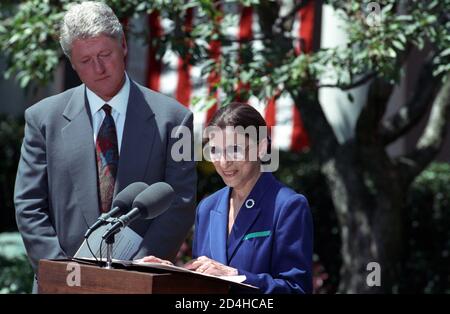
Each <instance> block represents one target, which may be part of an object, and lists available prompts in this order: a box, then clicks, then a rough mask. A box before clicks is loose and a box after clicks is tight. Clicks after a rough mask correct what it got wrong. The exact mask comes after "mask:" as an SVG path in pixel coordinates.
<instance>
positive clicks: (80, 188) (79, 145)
mask: <svg viewBox="0 0 450 314" xmlns="http://www.w3.org/2000/svg"><path fill="white" fill-rule="evenodd" d="M84 91H85V86H84V85H80V86H79V87H77V88H75V90H74V92H73V94H72V97H71V99H70V100H69V103H68V104H67V106H66V109H65V110H64V112H63V116H64V117H65V118H66V119H67V120H68V121H69V123H68V124H67V125H66V126H65V127H64V128H62V130H61V134H62V137H63V139H64V148H63V149H64V151H65V153H64V155H65V156H66V158H67V160H68V163H69V171H70V174H71V177H72V178H71V179H72V181H73V184H74V188H75V190H76V194H77V197H78V207H80V208H81V211H82V212H83V215H84V218H85V220H86V223H87V225H89V226H90V225H92V224H93V223H94V222H95V220H96V219H97V217H98V215H99V207H98V192H97V164H96V157H95V146H94V139H93V135H92V134H93V129H92V122H91V117H90V111H89V106H88V105H87V100H86V98H85V92H84Z"/></svg>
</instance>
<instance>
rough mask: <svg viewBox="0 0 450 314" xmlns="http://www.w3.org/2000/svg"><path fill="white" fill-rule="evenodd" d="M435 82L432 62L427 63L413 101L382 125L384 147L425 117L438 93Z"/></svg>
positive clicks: (408, 102)
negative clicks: (431, 100)
mask: <svg viewBox="0 0 450 314" xmlns="http://www.w3.org/2000/svg"><path fill="white" fill-rule="evenodd" d="M434 80H435V78H433V71H432V65H431V61H427V62H426V63H425V65H424V66H423V67H422V71H421V73H420V75H419V78H418V80H417V82H416V85H415V88H414V94H413V96H412V97H411V99H409V101H407V102H406V103H405V104H403V106H401V108H400V109H399V110H398V111H397V113H396V114H395V115H393V116H392V117H390V118H389V119H387V120H386V121H384V122H383V123H382V124H381V126H380V129H379V134H380V136H381V140H382V142H383V144H384V145H388V144H390V143H392V142H393V141H395V140H396V139H397V138H399V137H400V136H402V135H403V134H405V133H406V132H408V131H409V130H410V129H411V128H412V127H413V126H414V125H416V123H417V122H418V121H419V120H420V118H421V117H423V115H424V114H425V113H426V111H427V109H428V108H429V106H430V103H431V102H430V99H432V98H433V95H435V93H436V92H437V88H438V87H437V85H438V84H433V81H434Z"/></svg>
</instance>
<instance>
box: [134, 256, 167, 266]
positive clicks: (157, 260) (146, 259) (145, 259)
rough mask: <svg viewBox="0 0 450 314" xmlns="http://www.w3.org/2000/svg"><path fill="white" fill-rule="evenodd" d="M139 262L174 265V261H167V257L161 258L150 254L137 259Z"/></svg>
mask: <svg viewBox="0 0 450 314" xmlns="http://www.w3.org/2000/svg"><path fill="white" fill-rule="evenodd" d="M136 261H137V262H138V263H159V264H164V265H173V264H172V262H170V261H166V260H165V259H160V258H158V257H156V256H153V255H150V256H146V257H143V258H141V259H138V260H136Z"/></svg>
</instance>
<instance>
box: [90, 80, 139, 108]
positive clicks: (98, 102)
mask: <svg viewBox="0 0 450 314" xmlns="http://www.w3.org/2000/svg"><path fill="white" fill-rule="evenodd" d="M86 96H87V99H88V102H89V108H90V109H91V115H92V116H94V115H95V113H97V111H99V110H100V109H101V108H102V107H103V105H104V104H106V103H107V104H108V105H110V106H111V108H112V109H113V111H114V110H115V111H117V112H118V113H119V114H120V115H123V116H125V114H126V113H127V106H128V98H129V96H130V79H129V78H128V75H127V74H126V73H125V83H124V84H123V86H122V88H121V89H120V91H119V92H118V93H117V94H116V96H114V97H113V98H111V99H110V100H109V101H108V102H105V101H104V100H103V99H101V98H100V97H99V96H97V94H95V93H94V92H93V91H91V90H90V89H89V88H88V87H87V86H86Z"/></svg>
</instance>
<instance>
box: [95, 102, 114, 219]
mask: <svg viewBox="0 0 450 314" xmlns="http://www.w3.org/2000/svg"><path fill="white" fill-rule="evenodd" d="M102 109H103V111H105V114H106V116H105V118H104V119H103V122H102V125H101V127H100V130H99V131H98V134H97V142H96V144H95V150H96V155H97V172H98V191H99V205H100V211H101V212H102V213H105V212H108V211H109V210H110V209H111V203H112V197H113V194H114V183H115V181H116V174H117V168H118V165H119V153H118V151H119V150H118V145H117V134H116V125H115V124H114V119H113V117H112V116H111V106H109V105H103V107H102Z"/></svg>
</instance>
